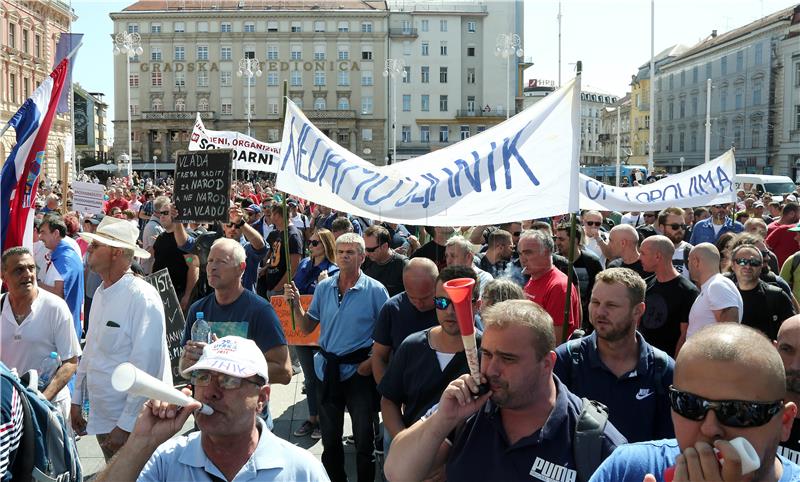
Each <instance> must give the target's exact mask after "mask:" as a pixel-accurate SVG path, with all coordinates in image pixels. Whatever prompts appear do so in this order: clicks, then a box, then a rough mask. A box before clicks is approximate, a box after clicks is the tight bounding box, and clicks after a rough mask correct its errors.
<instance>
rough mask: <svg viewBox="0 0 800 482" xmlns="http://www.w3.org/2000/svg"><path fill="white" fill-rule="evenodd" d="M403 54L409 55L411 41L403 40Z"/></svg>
mask: <svg viewBox="0 0 800 482" xmlns="http://www.w3.org/2000/svg"><path fill="white" fill-rule="evenodd" d="M403 55H411V42H409V41H408V40H405V41H403Z"/></svg>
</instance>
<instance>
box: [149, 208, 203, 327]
mask: <svg viewBox="0 0 800 482" xmlns="http://www.w3.org/2000/svg"><path fill="white" fill-rule="evenodd" d="M172 213H173V211H171V210H170V209H167V208H165V209H163V210H162V211H160V212H157V213H154V214H155V215H156V216H158V218H159V222H160V223H161V226H162V227H163V228H164V230H165V231H164V232H163V233H161V234H159V235H158V237H157V238H156V241H155V243H153V273H155V272H157V271H159V270H161V269H164V268H167V271H169V277H170V279H171V280H172V286H173V287H174V288H175V294H176V295H177V296H178V300H179V301H180V304H181V309H182V310H183V312H184V313H186V311H187V310H188V309H189V301H190V300H191V295H192V290H193V289H194V285H195V283H197V279H198V277H199V276H200V267H199V266H200V265H199V264H198V263H195V262H193V256H192V255H191V254H188V253H185V252H183V251H181V250H180V249H179V248H178V243H177V241H176V240H175V226H176V225H177V224H179V222H178V221H176V220H175V218H173V217H172Z"/></svg>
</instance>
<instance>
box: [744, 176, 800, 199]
mask: <svg viewBox="0 0 800 482" xmlns="http://www.w3.org/2000/svg"><path fill="white" fill-rule="evenodd" d="M735 181H736V190H739V189H744V190H745V192H750V191H756V192H758V193H759V194H763V193H765V192H768V193H770V194H774V195H778V196H783V195H784V194H788V193H791V192H794V189H795V184H794V181H792V178H790V177H789V176H768V175H766V174H737V175H736V178H735Z"/></svg>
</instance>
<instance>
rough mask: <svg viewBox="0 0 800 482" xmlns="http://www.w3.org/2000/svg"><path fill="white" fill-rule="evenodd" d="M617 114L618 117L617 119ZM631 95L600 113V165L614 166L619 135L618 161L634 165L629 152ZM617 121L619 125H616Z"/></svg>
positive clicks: (618, 100)
mask: <svg viewBox="0 0 800 482" xmlns="http://www.w3.org/2000/svg"><path fill="white" fill-rule="evenodd" d="M617 114H619V117H617ZM631 118H632V115H631V94H627V95H625V97H623V98H621V99H617V101H616V102H615V103H614V104H612V105H610V106H608V107H605V108H604V109H602V110H601V111H600V135H599V136H598V142H599V144H600V147H601V149H602V156H603V157H602V163H603V164H606V165H610V164H614V163H616V160H617V136H618V135H619V159H620V162H621V163H623V164H635V163H634V162H632V161H631V160H630V158H631V156H632V154H633V153H632V150H631ZM617 119H619V123H617Z"/></svg>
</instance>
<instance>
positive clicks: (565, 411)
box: [384, 300, 625, 481]
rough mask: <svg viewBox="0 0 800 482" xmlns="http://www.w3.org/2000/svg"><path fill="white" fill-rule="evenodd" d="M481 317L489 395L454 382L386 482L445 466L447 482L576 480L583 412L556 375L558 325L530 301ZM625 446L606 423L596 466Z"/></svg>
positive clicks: (397, 456)
mask: <svg viewBox="0 0 800 482" xmlns="http://www.w3.org/2000/svg"><path fill="white" fill-rule="evenodd" d="M482 316H483V321H484V323H485V326H486V330H485V331H484V332H483V340H482V343H481V382H484V383H487V384H488V386H489V392H488V393H486V394H484V395H481V396H476V395H475V394H476V393H478V386H477V384H476V382H475V381H474V380H473V379H472V377H471V376H470V375H462V376H461V377H459V378H457V379H456V380H454V381H452V382H451V383H450V384H449V385H448V386H447V388H446V389H445V390H444V393H443V394H442V397H441V399H440V400H439V405H438V408H437V409H436V410H435V411H433V413H432V414H431V415H430V416H429V417H428V418H425V419H424V420H421V421H418V422H416V423H415V424H414V425H412V426H411V427H410V428H408V429H406V430H403V431H402V432H400V433H399V434H398V436H397V438H395V439H394V441H393V442H392V450H391V451H390V452H389V457H388V459H387V461H386V466H385V467H384V470H385V472H386V474H387V476H388V478H389V479H390V480H422V479H424V478H426V476H428V474H430V473H431V471H432V470H435V469H437V468H438V467H439V465H441V464H442V463H445V462H446V471H447V480H459V481H460V480H530V478H531V477H533V478H534V479H538V480H547V481H551V480H555V481H574V480H578V474H577V469H576V467H577V463H578V460H576V457H575V453H574V450H575V443H576V438H575V427H576V424H577V421H578V418H579V415H580V414H581V413H582V410H583V408H584V407H583V402H582V401H581V399H579V398H578V397H576V396H575V395H573V394H571V393H570V392H569V390H567V388H566V387H565V386H564V384H562V383H561V382H560V381H559V380H558V377H556V376H554V375H553V366H554V365H555V361H556V355H555V353H554V352H553V349H554V348H555V334H554V333H553V320H552V319H551V318H550V315H548V314H547V312H546V311H544V309H542V308H541V307H540V306H539V305H537V304H536V303H533V302H531V301H528V300H508V301H503V302H500V303H497V304H494V305H492V306H490V307H489V308H487V309H486V310H485V311H484V312H483V313H482ZM624 443H625V438H624V437H623V436H622V435H621V434H620V433H619V432H618V431H617V430H616V429H615V428H614V427H613V425H612V424H611V423H608V424H606V425H605V427H604V429H603V437H602V439H601V440H599V443H598V444H597V447H596V448H597V449H598V450H599V453H596V456H597V458H598V460H603V459H605V458H606V457H608V455H609V454H610V453H611V452H612V451H613V450H614V449H615V448H616V447H617V446H618V445H621V444H624ZM592 471H593V467H592ZM588 473H591V471H589V472H588ZM580 475H581V478H584V477H588V474H587V473H585V472H582V473H581V474H580Z"/></svg>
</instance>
